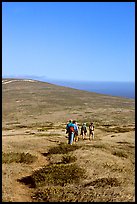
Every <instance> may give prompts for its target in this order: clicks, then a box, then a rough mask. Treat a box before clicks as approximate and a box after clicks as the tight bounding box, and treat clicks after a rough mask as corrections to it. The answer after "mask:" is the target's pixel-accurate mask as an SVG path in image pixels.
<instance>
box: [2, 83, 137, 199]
mask: <svg viewBox="0 0 137 204" xmlns="http://www.w3.org/2000/svg"><path fill="white" fill-rule="evenodd" d="M9 81H11V82H9ZM4 82H9V83H4ZM70 118H72V119H76V120H77V121H78V125H79V128H80V127H81V125H82V123H83V122H86V123H87V125H88V124H89V122H90V121H93V122H94V126H95V139H94V141H93V140H91V141H89V139H88V135H87V137H86V139H85V140H84V141H83V140H82V137H81V136H79V141H78V142H77V143H75V144H73V145H72V146H70V145H68V144H67V137H66V136H67V135H66V133H65V126H66V123H67V121H68V119H70ZM134 191H135V101H134V100H133V99H125V98H120V97H111V96H107V95H101V94H96V93H90V92H86V91H80V90H76V89H71V88H66V87H61V86H56V85H53V84H49V83H44V82H39V81H34V82H31V81H23V80H19V81H14V79H3V84H2V201H3V202H60V201H62V202H71V201H74V202H131V201H134V200H135V192H134Z"/></svg>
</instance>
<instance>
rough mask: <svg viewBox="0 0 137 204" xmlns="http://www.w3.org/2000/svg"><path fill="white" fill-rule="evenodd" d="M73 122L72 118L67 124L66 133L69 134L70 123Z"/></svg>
mask: <svg viewBox="0 0 137 204" xmlns="http://www.w3.org/2000/svg"><path fill="white" fill-rule="evenodd" d="M70 123H72V120H71V119H70V120H69V121H68V123H67V125H66V134H69V124H70Z"/></svg>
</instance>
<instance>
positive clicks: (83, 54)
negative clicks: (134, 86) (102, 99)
mask: <svg viewBox="0 0 137 204" xmlns="http://www.w3.org/2000/svg"><path fill="white" fill-rule="evenodd" d="M7 75H8V76H9V75H12V76H23V75H34V76H45V77H47V78H49V79H60V80H76V81H80V80H82V81H83V80H84V81H135V3H134V2H96V3H95V2H57V3H56V2H3V3H2V76H3V77H4V76H7Z"/></svg>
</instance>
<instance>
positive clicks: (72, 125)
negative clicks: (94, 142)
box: [66, 120, 94, 145]
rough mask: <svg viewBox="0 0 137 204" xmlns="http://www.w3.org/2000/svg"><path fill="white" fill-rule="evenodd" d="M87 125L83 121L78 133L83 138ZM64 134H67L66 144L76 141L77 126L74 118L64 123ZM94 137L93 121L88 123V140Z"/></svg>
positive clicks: (85, 134)
mask: <svg viewBox="0 0 137 204" xmlns="http://www.w3.org/2000/svg"><path fill="white" fill-rule="evenodd" d="M87 132H88V131H87V126H86V123H83V124H82V126H81V131H80V135H81V136H82V139H83V140H84V139H85V137H86V136H87ZM66 134H68V144H70V145H72V143H73V142H74V143H75V142H77V141H78V140H79V127H78V123H77V121H76V120H73V121H72V120H69V121H68V123H67V125H66ZM91 138H92V139H94V125H93V122H91V123H90V124H89V140H91Z"/></svg>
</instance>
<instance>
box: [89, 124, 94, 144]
mask: <svg viewBox="0 0 137 204" xmlns="http://www.w3.org/2000/svg"><path fill="white" fill-rule="evenodd" d="M91 135H92V140H94V125H93V123H92V122H91V123H90V125H89V140H91Z"/></svg>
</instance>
